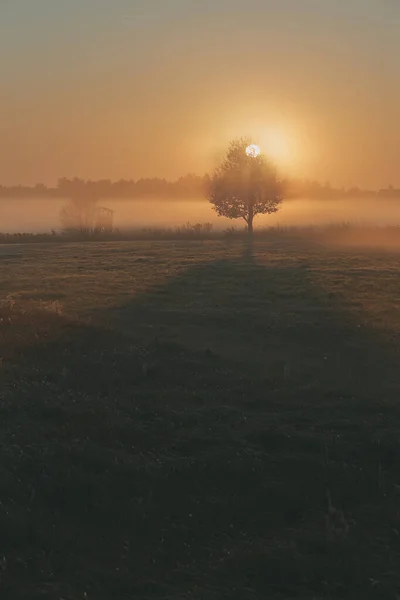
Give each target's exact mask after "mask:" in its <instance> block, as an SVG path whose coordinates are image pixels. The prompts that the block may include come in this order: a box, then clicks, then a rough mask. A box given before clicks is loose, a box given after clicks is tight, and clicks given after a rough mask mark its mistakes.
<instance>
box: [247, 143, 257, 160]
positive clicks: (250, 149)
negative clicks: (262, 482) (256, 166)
mask: <svg viewBox="0 0 400 600" xmlns="http://www.w3.org/2000/svg"><path fill="white" fill-rule="evenodd" d="M260 152H261V150H260V146H257V144H250V146H247V148H246V154H247V156H251V158H256V157H257V156H258V155H259V154H260Z"/></svg>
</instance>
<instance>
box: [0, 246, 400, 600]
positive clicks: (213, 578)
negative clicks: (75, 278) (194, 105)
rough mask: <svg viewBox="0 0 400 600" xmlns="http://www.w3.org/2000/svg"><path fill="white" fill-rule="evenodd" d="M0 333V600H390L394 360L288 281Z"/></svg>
mask: <svg viewBox="0 0 400 600" xmlns="http://www.w3.org/2000/svg"><path fill="white" fill-rule="evenodd" d="M2 318H3V321H2V335H3V344H2V345H3V350H4V352H3V357H4V365H3V370H2V383H1V385H2V405H1V409H0V415H1V433H0V436H1V437H0V440H1V447H2V462H1V467H0V470H1V477H0V496H1V498H2V504H1V506H2V513H1V516H0V555H2V556H4V560H3V563H2V565H3V570H2V573H1V579H0V590H1V588H2V592H3V596H2V597H7V598H15V599H18V598H29V599H32V598H56V597H57V598H58V597H63V598H71V599H72V598H80V597H83V594H84V593H86V594H87V597H88V598H91V597H93V598H96V599H102V598H104V599H106V598H114V597H115V598H117V597H118V598H132V597H139V598H187V597H188V594H189V593H190V594H191V597H193V598H199V599H200V598H201V599H203V598H218V599H219V598H241V599H242V598H244V599H247V598H249V599H252V598H266V597H268V598H310V597H318V598H332V597H343V598H354V597H364V598H378V597H382V598H383V597H385V598H391V597H393V598H395V596H394V595H393V594H394V591H395V589H396V586H397V585H398V584H399V576H398V575H397V570H396V569H395V564H398V560H399V558H400V544H399V542H398V538H397V537H396V531H398V527H399V524H398V509H397V506H398V497H397V487H396V483H397V479H396V477H397V473H398V466H399V446H398V442H397V425H396V422H397V419H398V418H399V412H400V410H399V408H398V406H397V404H395V403H394V402H393V401H392V400H393V398H394V396H393V393H394V391H393V390H398V383H399V380H398V376H397V375H396V369H395V368H396V361H395V355H394V354H393V352H392V350H391V349H390V348H387V347H382V346H380V345H378V344H377V342H376V339H375V338H374V337H373V335H372V332H369V331H368V330H367V329H366V330H365V331H364V330H363V329H360V328H358V327H357V326H356V324H354V323H353V322H352V320H351V318H350V317H349V315H348V314H346V312H345V311H344V310H343V309H341V307H340V306H338V305H332V299H331V298H330V296H329V295H328V294H326V293H324V291H323V290H321V289H318V288H316V286H315V285H314V282H313V280H312V277H311V276H310V274H309V271H308V266H307V264H302V263H301V262H300V261H297V262H296V263H295V264H293V265H292V266H290V265H289V266H288V267H285V268H276V267H274V266H273V263H272V264H271V266H269V267H268V268H267V267H265V266H260V265H259V264H257V255H256V253H254V252H251V253H250V254H249V253H247V254H244V256H243V258H242V260H236V261H230V260H225V261H215V262H210V263H207V264H203V265H201V266H196V267H194V268H192V269H189V270H187V271H186V272H184V273H183V274H182V275H181V276H180V277H177V278H176V279H174V280H172V281H169V282H168V284H167V285H166V286H164V287H157V288H154V289H152V290H148V292H147V293H146V294H144V295H143V296H141V297H139V298H136V299H135V300H134V301H132V302H131V303H129V304H127V305H125V306H121V307H118V308H115V310H114V311H113V312H112V313H109V312H107V313H105V314H104V315H103V316H102V318H103V320H104V322H106V321H107V322H110V327H108V328H106V327H104V326H101V325H100V324H97V325H93V324H86V325H82V324H80V323H77V322H74V321H71V320H69V319H67V318H66V317H63V316H62V315H58V314H54V313H51V312H47V313H46V312H43V311H38V312H26V313H23V312H22V311H20V310H19V309H18V307H3V309H2ZM282 364H283V366H285V365H287V364H289V365H290V369H289V370H285V368H283V369H281V366H282ZM363 374H364V375H363ZM356 377H361V378H362V379H360V382H355V381H354V379H355V378H356ZM363 381H364V383H362V382H363ZM388 382H390V384H389V383H388ZM379 387H380V388H381V394H380V396H379V397H376V398H374V397H373V395H372V394H371V390H373V389H375V388H376V389H378V388H379ZM324 444H327V446H328V448H329V458H328V460H329V462H328V467H326V464H325V463H324V461H323V459H322V452H321V448H322V446H323V445H324ZM327 482H328V485H329V487H330V489H331V492H332V496H333V502H334V504H335V506H337V507H338V508H344V511H345V518H346V520H347V522H348V525H349V532H348V533H347V534H346V535H345V536H344V537H343V536H342V537H340V536H339V537H337V539H336V538H335V539H333V540H332V539H329V540H328V539H327V536H326V529H325V516H326V504H325V486H326V483H327Z"/></svg>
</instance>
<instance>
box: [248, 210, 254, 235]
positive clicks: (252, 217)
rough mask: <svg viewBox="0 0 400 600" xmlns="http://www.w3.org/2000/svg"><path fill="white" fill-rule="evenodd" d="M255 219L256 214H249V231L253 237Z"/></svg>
mask: <svg viewBox="0 0 400 600" xmlns="http://www.w3.org/2000/svg"><path fill="white" fill-rule="evenodd" d="M253 219H254V216H253V214H252V213H250V214H249V219H248V221H247V233H248V234H249V236H250V237H251V236H252V235H253Z"/></svg>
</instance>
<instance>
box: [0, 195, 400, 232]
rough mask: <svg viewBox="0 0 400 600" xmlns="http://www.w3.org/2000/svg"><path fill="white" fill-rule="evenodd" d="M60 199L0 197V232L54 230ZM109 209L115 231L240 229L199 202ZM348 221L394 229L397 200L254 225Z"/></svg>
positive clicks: (344, 203)
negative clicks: (191, 226)
mask: <svg viewBox="0 0 400 600" xmlns="http://www.w3.org/2000/svg"><path fill="white" fill-rule="evenodd" d="M64 202H65V200H60V199H59V198H54V199H42V200H40V199H17V198H15V199H7V198H0V232H1V233H16V232H21V233H42V232H50V231H51V229H56V230H58V229H59V228H60V219H59V214H60V208H61V206H62V205H63V203H64ZM99 205H100V206H106V207H107V208H111V209H112V210H114V211H115V216H114V224H115V227H117V228H119V229H121V230H123V229H127V228H144V227H155V228H161V227H176V226H180V225H183V224H185V223H187V222H188V221H189V222H190V223H205V222H209V223H212V224H213V226H214V229H216V230H220V229H225V228H227V227H231V226H235V227H243V226H244V222H243V221H241V220H229V219H225V218H221V217H218V216H217V215H216V213H215V212H214V211H213V210H212V208H211V206H210V204H209V203H208V202H207V201H205V200H204V199H200V198H198V199H190V200H187V201H183V200H179V201H171V200H167V199H159V200H157V199H143V200H140V199H139V200H137V199H135V200H104V201H102V202H100V203H99ZM343 222H351V223H354V224H365V225H397V224H399V225H400V201H395V200H374V199H364V200H363V199H357V200H348V199H346V200H323V201H318V200H306V199H304V200H300V199H299V200H289V201H285V202H284V203H283V205H282V208H281V210H280V211H279V212H278V213H276V214H273V215H261V216H258V217H257V220H256V225H257V227H265V226H268V225H280V226H293V225H296V226H305V225H324V224H335V223H343Z"/></svg>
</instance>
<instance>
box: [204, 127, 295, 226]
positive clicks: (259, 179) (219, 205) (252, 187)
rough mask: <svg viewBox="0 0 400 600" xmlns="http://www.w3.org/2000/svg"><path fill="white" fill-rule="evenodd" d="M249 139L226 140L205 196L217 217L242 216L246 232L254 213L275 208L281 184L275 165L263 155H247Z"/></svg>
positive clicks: (277, 204)
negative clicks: (222, 157)
mask: <svg viewBox="0 0 400 600" xmlns="http://www.w3.org/2000/svg"><path fill="white" fill-rule="evenodd" d="M250 144H251V140H249V139H247V138H241V139H238V140H234V141H232V142H231V143H230V145H229V148H228V151H227V153H226V156H225V158H224V160H223V161H222V164H221V165H220V166H219V167H218V168H217V169H216V170H215V172H214V174H213V176H212V177H211V179H210V184H209V188H208V194H207V195H208V199H209V201H210V202H211V204H213V208H214V210H215V211H216V212H217V214H218V215H219V216H221V217H227V218H228V219H240V218H242V219H244V220H245V221H246V223H247V228H248V231H249V233H251V232H252V231H253V219H254V217H255V216H256V215H258V214H271V213H275V212H277V211H278V210H279V207H280V204H281V202H282V200H283V185H282V182H281V181H280V180H279V179H278V175H277V171H276V168H275V166H274V165H273V164H272V163H271V162H270V161H268V160H267V159H266V158H265V156H263V155H262V154H259V155H258V156H248V155H247V154H246V148H247V147H248V146H249V145H250Z"/></svg>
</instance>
